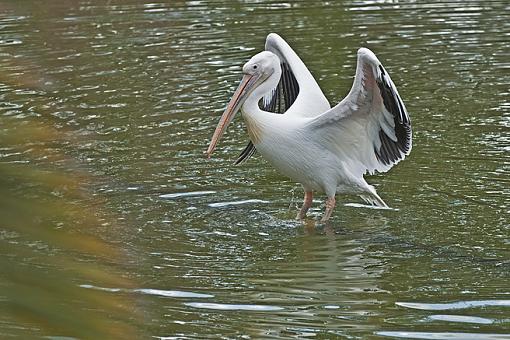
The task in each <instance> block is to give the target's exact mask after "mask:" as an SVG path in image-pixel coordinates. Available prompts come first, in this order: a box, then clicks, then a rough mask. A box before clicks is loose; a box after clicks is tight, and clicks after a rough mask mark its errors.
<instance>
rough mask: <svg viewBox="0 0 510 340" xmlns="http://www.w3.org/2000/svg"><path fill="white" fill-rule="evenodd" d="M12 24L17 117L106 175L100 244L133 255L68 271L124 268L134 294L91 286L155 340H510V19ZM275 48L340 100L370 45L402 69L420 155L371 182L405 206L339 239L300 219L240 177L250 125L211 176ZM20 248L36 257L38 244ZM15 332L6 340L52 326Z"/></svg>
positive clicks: (273, 189)
mask: <svg viewBox="0 0 510 340" xmlns="http://www.w3.org/2000/svg"><path fill="white" fill-rule="evenodd" d="M0 9H1V14H0V69H1V73H2V75H1V76H0V95H1V98H2V100H1V101H0V115H2V118H1V119H2V120H4V121H5V120H14V121H16V122H20V123H23V122H33V121H35V122H44V123H45V124H48V125H50V126H51V127H52V128H54V129H55V130H57V131H61V132H62V133H63V134H64V135H65V136H66V138H65V139H62V140H61V139H57V140H54V141H49V142H45V144H44V145H45V147H46V148H45V150H46V152H49V153H50V156H51V155H53V154H57V153H58V154H60V153H61V154H64V155H65V156H66V157H68V158H70V159H72V160H73V167H71V171H70V174H71V175H70V176H72V174H73V172H74V171H75V170H76V169H79V171H80V172H82V173H86V174H88V176H89V178H88V180H87V185H86V191H87V192H88V193H89V194H90V195H91V196H90V197H92V198H90V197H89V198H86V199H85V198H83V199H80V198H75V200H76V203H77V204H78V205H88V204H91V200H92V199H93V200H99V201H100V202H101V203H97V202H96V203H94V204H93V207H94V209H95V211H96V212H97V213H98V214H99V213H100V214H104V215H107V216H109V217H108V221H107V222H104V220H101V221H102V222H104V223H98V224H94V225H92V226H91V227H90V229H89V230H88V231H87V232H89V233H91V234H94V235H99V237H100V238H101V239H102V240H104V241H106V242H108V243H110V244H112V246H114V247H116V248H118V249H119V250H120V251H121V252H122V253H123V254H124V255H123V256H122V257H121V258H120V259H117V260H115V261H113V260H109V259H106V258H103V257H97V258H94V259H93V260H90V259H89V258H87V259H83V258H82V257H81V255H78V254H76V255H71V256H76V259H77V261H85V262H88V261H91V262H92V263H93V264H97V265H107V264H110V262H115V263H114V267H115V270H116V271H117V272H118V273H119V275H121V276H122V277H126V278H129V280H130V284H129V285H127V286H115V285H113V286H112V285H111V284H110V285H108V284H107V282H104V281H103V280H100V279H98V280H83V279H81V278H78V277H76V278H74V279H73V284H75V286H76V287H77V288H78V289H79V290H80V291H83V292H84V293H83V294H90V293H92V292H93V293H98V294H99V293H100V294H103V295H102V296H107V297H108V296H114V297H118V298H122V299H126V300H129V301H134V302H133V303H134V306H135V307H133V308H134V309H136V311H137V312H136V313H133V315H129V317H128V319H129V320H130V321H128V322H131V323H132V324H133V325H135V327H136V328H137V330H138V331H139V332H140V333H141V334H143V335H144V336H147V337H149V336H152V337H155V338H161V339H166V338H209V337H224V338H315V337H318V338H332V337H339V338H348V339H371V338H374V339H376V338H377V339H378V338H398V339H399V338H407V339H481V338H484V339H506V338H510V284H509V282H510V251H509V247H510V224H509V222H508V220H509V215H510V208H509V206H510V189H509V183H510V180H509V172H510V157H509V152H510V147H509V145H510V135H509V126H510V92H509V88H510V76H509V69H510V63H509V61H510V24H509V22H510V14H509V13H510V7H509V5H508V2H507V1H468V2H466V1H458V2H456V1H442V2H436V1H434V2H432V1H431V2H414V3H405V4H400V3H398V2H384V1H381V2H380V1H345V2H342V3H341V4H340V3H337V2H311V1H297V2H289V3H279V2H274V1H258V2H256V3H253V4H252V3H249V2H234V1H172V2H168V3H163V2H153V3H149V2H145V3H144V2H140V1H134V0H132V1H129V0H113V1H97V2H92V1H83V0H72V1H59V2H53V3H46V2H39V1H20V2H6V1H4V2H0ZM269 32H277V33H279V34H281V35H282V36H283V37H285V39H286V40H287V41H288V42H289V43H290V44H291V46H293V47H294V48H295V50H296V51H297V52H298V54H299V55H300V56H301V57H302V58H303V60H304V61H305V63H306V64H307V66H308V67H309V68H310V70H311V71H312V73H313V74H314V75H315V76H316V77H317V79H318V81H319V83H320V84H321V86H322V88H323V89H324V91H325V93H326V95H327V97H328V99H330V101H331V102H332V103H336V102H338V101H339V100H340V99H341V98H342V97H343V96H344V95H345V94H346V93H347V92H348V90H349V88H350V85H351V82H352V77H353V74H354V64H355V56H356V50H357V49H358V48H359V47H361V46H366V47H369V48H371V49H372V50H373V51H374V52H375V53H376V54H377V55H378V57H379V59H380V60H381V61H382V62H383V64H384V65H385V67H386V69H387V70H388V72H389V73H390V74H391V77H392V79H393V81H394V82H395V84H396V85H397V87H398V89H399V92H400V94H401V96H402V97H403V99H404V101H405V103H406V106H407V108H408V111H409V112H410V115H411V119H412V123H413V129H414V141H413V146H414V148H413V151H412V153H411V155H410V156H409V158H408V159H406V160H405V161H404V162H402V163H400V164H399V165H398V166H396V167H395V168H394V169H392V170H391V171H390V172H389V173H386V174H382V175H376V176H371V177H369V179H368V181H369V182H370V183H371V184H373V185H375V186H376V188H377V190H378V192H379V194H380V195H381V197H382V198H383V199H384V200H385V201H386V202H387V203H388V204H389V205H390V206H391V207H392V208H394V209H392V210H380V209H367V208H366V207H364V206H362V205H360V204H359V203H361V202H360V201H359V199H357V198H356V197H339V198H338V200H339V205H338V207H337V209H336V211H335V213H334V215H333V218H332V221H331V223H329V224H327V225H321V224H318V223H316V220H318V219H319V218H320V215H321V212H322V209H323V208H322V204H323V203H322V199H323V198H322V197H320V196H316V201H314V207H313V209H312V213H311V217H310V218H308V219H307V220H306V221H305V222H304V223H301V222H296V221H294V219H293V218H294V216H295V214H296V211H297V207H298V206H299V205H300V203H301V199H302V194H303V193H302V189H301V188H300V186H299V185H298V184H296V183H293V182H291V181H289V180H287V179H285V178H283V177H281V176H280V175H279V174H278V173H277V172H276V171H275V170H273V169H272V168H271V167H270V165H268V163H266V162H265V161H264V160H262V159H261V158H260V156H256V157H254V158H252V159H251V160H250V161H248V162H247V163H245V164H244V165H242V166H239V167H234V166H233V165H232V163H233V161H234V160H235V159H236V156H237V154H238V153H239V152H240V151H241V150H242V148H243V147H244V145H245V143H246V141H247V134H246V132H245V130H244V125H243V122H242V120H241V119H240V118H237V119H236V120H235V121H234V124H233V126H232V127H230V129H229V130H228V132H227V134H226V136H225V137H224V139H223V140H222V141H221V142H220V144H219V147H218V149H217V151H216V152H215V155H214V157H213V158H212V159H210V160H206V159H205V158H204V155H203V153H204V151H205V149H206V148H207V145H208V142H209V138H210V137H211V135H212V132H213V130H214V128H215V126H216V123H217V120H218V119H219V115H220V114H221V112H222V110H223V109H224V107H225V105H226V103H227V101H228V99H229V96H230V95H231V94H232V92H233V90H234V89H235V86H236V85H237V82H238V81H239V79H240V77H241V74H240V67H241V65H242V64H243V63H244V62H245V61H246V60H247V59H248V58H249V57H251V56H252V55H253V54H255V53H256V52H258V51H259V50H261V49H262V48H263V44H264V39H265V36H266V34H267V33H269ZM34 145H35V143H34V142H33V141H31V140H30V138H28V141H25V142H22V143H20V144H18V145H16V147H12V148H10V147H4V148H2V150H1V151H2V152H1V153H0V161H1V162H3V163H12V162H14V163H20V164H24V163H29V164H32V165H33V166H35V167H37V166H38V165H39V164H40V163H42V162H44V161H46V159H47V158H48V157H49V156H48V155H41V156H40V157H35V158H33V157H32V158H29V156H27V152H28V151H27V150H31V149H33V148H34ZM20 150H21V151H20ZM50 158H51V157H50ZM52 167H54V168H55V169H58V170H59V171H60V170H69V169H68V168H69V162H58V161H56V162H54V163H52V165H50V166H48V165H46V168H49V169H50V170H51V169H52ZM20 190H28V189H23V188H21V189H20ZM35 197H37V195H36V196H35ZM59 222H60V221H59V220H58V218H56V220H55V221H53V223H55V224H57V225H58V223H59ZM6 228H7V227H6ZM64 228H67V229H72V228H73V225H72V224H69V223H68V222H66V223H65V224H64ZM6 239H7V238H5V237H2V238H0V242H6V241H5V240H6ZM0 244H1V243H0ZM17 244H18V245H16V246H15V247H14V248H13V249H12V251H13V252H14V256H17V257H18V258H21V259H23V256H24V253H23V252H22V251H21V249H23V247H26V246H27V245H26V244H25V243H23V242H22V241H19V242H18V243H17ZM18 251H19V254H18V253H16V252H18ZM40 251H41V252H42V253H46V252H48V253H49V252H52V250H51V249H44V247H43V248H42V249H41V250H40ZM52 254H53V253H52ZM28 262H29V263H30V261H28ZM34 266H35V265H34ZM30 268H31V267H30V264H29V265H28V268H26V270H27V271H28V272H30ZM6 280H9V278H6ZM87 296H90V295H87ZM11 298H13V297H12V296H9V295H8V294H6V295H5V296H4V295H2V293H0V301H2V300H7V301H8V300H9V299H11ZM47 308H48V309H51V308H52V307H50V306H48V307H47ZM98 310H99V311H101V308H98ZM119 313H120V312H119ZM124 313H126V312H125V311H124ZM135 314H136V315H135ZM107 315H108V316H107V318H111V319H112V320H118V319H120V318H121V317H125V315H122V316H121V315H120V314H119V315H116V314H107ZM0 321H1V322H0V334H3V335H5V336H13V335H16V334H26V333H24V332H25V331H26V328H27V327H29V326H27V325H29V324H30V325H31V324H32V322H34V321H33V320H30V321H26V320H21V321H20V320H16V321H13V320H11V319H9V318H6V319H3V318H0ZM30 327H31V326H30ZM29 329H30V333H31V334H35V335H39V336H76V335H75V334H73V333H72V332H71V333H70V334H67V333H64V334H62V332H55V331H52V330H51V329H50V330H46V329H45V328H44V327H39V328H29Z"/></svg>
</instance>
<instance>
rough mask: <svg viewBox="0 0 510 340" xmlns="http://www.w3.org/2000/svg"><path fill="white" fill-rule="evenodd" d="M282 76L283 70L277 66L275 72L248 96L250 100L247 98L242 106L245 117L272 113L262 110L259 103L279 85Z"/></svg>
mask: <svg viewBox="0 0 510 340" xmlns="http://www.w3.org/2000/svg"><path fill="white" fill-rule="evenodd" d="M281 74H282V69H281V67H280V65H276V66H275V68H274V72H273V73H272V74H271V75H270V76H269V77H268V78H267V79H266V80H265V81H264V82H262V83H261V84H260V85H259V86H257V87H256V88H255V89H254V90H253V92H252V93H251V94H250V95H249V96H248V98H246V101H245V102H244V104H243V106H242V112H243V115H245V116H246V115H260V114H264V113H270V112H267V111H264V110H261V109H260V107H259V102H260V100H261V99H262V98H263V97H264V96H265V95H267V94H269V93H270V92H271V91H272V90H273V89H274V88H275V87H276V86H277V85H278V82H279V81H280V76H281Z"/></svg>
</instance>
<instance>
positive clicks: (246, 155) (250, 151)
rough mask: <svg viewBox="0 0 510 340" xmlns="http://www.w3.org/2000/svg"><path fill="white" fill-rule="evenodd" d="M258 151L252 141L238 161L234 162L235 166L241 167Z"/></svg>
mask: <svg viewBox="0 0 510 340" xmlns="http://www.w3.org/2000/svg"><path fill="white" fill-rule="evenodd" d="M256 151H257V149H256V148H255V145H253V143H252V142H251V141H250V142H249V143H248V145H246V147H245V148H244V150H243V151H241V153H240V154H239V157H237V160H236V161H235V162H234V165H239V164H242V163H244V162H246V161H247V160H248V159H249V158H250V157H251V156H253V155H254V154H255V152H256Z"/></svg>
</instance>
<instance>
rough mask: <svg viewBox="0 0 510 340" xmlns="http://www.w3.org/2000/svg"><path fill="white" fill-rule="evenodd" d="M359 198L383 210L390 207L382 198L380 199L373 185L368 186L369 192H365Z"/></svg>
mask: <svg viewBox="0 0 510 340" xmlns="http://www.w3.org/2000/svg"><path fill="white" fill-rule="evenodd" d="M359 196H360V197H361V198H362V199H363V201H365V202H366V203H368V204H370V205H375V206H377V207H381V208H389V207H388V205H387V204H386V203H384V201H383V200H382V198H381V197H379V195H377V192H376V191H375V189H374V187H373V186H371V185H369V186H368V192H365V193H363V194H361V195H359Z"/></svg>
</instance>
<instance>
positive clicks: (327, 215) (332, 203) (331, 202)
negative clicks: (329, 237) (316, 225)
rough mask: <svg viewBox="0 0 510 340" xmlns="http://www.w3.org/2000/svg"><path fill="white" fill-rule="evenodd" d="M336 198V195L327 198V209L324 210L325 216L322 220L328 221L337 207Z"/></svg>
mask: <svg viewBox="0 0 510 340" xmlns="http://www.w3.org/2000/svg"><path fill="white" fill-rule="evenodd" d="M335 205H336V200H335V196H331V197H328V199H327V200H326V211H325V212H324V216H322V219H321V222H326V221H327V220H329V218H330V217H331V213H332V212H333V209H335Z"/></svg>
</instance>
